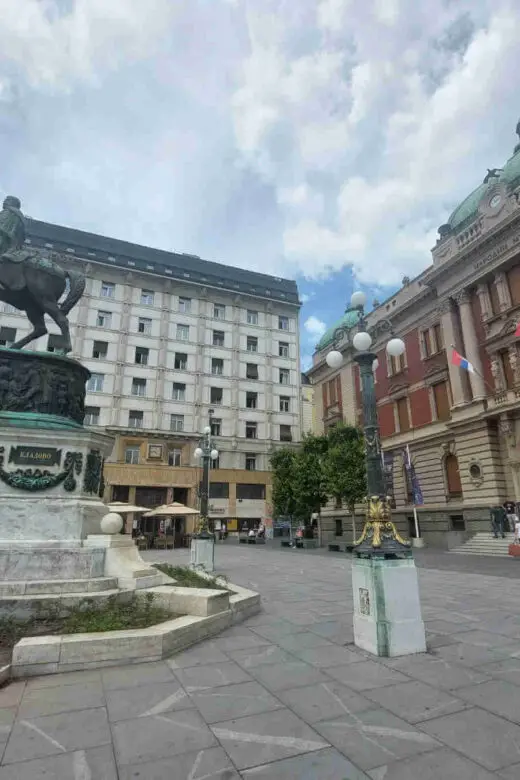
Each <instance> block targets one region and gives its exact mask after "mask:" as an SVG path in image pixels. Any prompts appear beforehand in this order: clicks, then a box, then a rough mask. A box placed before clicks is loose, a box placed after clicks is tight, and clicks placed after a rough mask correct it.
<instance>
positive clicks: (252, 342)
mask: <svg viewBox="0 0 520 780" xmlns="http://www.w3.org/2000/svg"><path fill="white" fill-rule="evenodd" d="M183 327H185V326H184V325H177V340H179V341H183V340H187V339H188V336H183V335H179V328H183ZM186 327H187V326H186ZM3 330H5V331H9V332H10V334H11V335H10V336H9V337H7V336H6V338H11V336H12V338H11V343H12V342H13V341H14V340H15V338H16V329H15V328H4V329H3ZM11 332H12V333H11ZM0 337H1V333H0ZM59 338H60V337H59V336H54V335H50V336H49V341H48V345H47V349H48V351H49V352H54V350H56V349H59V346H60V343H59ZM213 346H214V347H223V346H224V333H223V331H216V330H214V331H213ZM108 347H109V343H108V341H94V344H93V347H92V357H93V358H95V359H96V360H105V359H106V358H107V356H108ZM247 351H248V352H258V339H257V338H256V336H248V337H247ZM149 356H150V349H149V348H148V347H136V348H135V358H134V360H135V363H138V364H139V365H141V366H147V365H148V359H149ZM278 357H286V358H288V357H289V344H288V343H287V342H285V341H279V342H278Z"/></svg>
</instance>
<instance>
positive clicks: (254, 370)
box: [246, 363, 258, 379]
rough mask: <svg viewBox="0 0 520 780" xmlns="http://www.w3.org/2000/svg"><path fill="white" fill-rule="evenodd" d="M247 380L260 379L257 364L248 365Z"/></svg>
mask: <svg viewBox="0 0 520 780" xmlns="http://www.w3.org/2000/svg"><path fill="white" fill-rule="evenodd" d="M246 379H258V366H257V365H256V363H246Z"/></svg>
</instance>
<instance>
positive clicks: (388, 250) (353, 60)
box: [0, 0, 520, 367]
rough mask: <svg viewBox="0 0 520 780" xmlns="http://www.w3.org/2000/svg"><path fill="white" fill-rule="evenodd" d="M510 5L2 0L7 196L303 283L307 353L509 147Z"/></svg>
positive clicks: (87, 226)
mask: <svg viewBox="0 0 520 780" xmlns="http://www.w3.org/2000/svg"><path fill="white" fill-rule="evenodd" d="M519 29H520V2H519V0H427V1H426V0H423V2H420V1H418V0H146V2H138V1H137V0H110V2H107V0H18V2H13V1H12V0H0V139H1V140H2V165H1V167H0V193H1V194H2V195H4V194H7V193H8V194H14V195H18V196H19V197H20V198H21V200H22V208H23V209H24V211H25V213H27V214H28V215H29V216H32V217H34V218H37V219H42V220H47V221H50V222H56V223H59V224H64V225H70V226H73V227H76V228H79V229H83V230H89V231H93V232H97V233H101V234H105V235H109V236H114V237H116V238H121V239H125V240H128V241H135V242H137V243H141V244H145V245H149V246H154V247H160V248H162V249H166V250H176V251H181V252H187V253H193V254H197V255H200V256H201V257H204V258H206V259H210V260H215V261H217V262H224V263H228V264H231V265H236V266H240V267H243V268H249V269H252V270H258V271H262V272H264V273H272V274H274V275H276V276H280V275H283V276H286V277H290V278H295V279H296V280H297V282H298V286H299V289H300V292H301V298H302V301H303V308H302V313H301V322H302V329H301V334H302V358H303V365H304V367H307V366H308V365H309V363H310V358H311V355H312V352H313V350H314V346H315V344H316V342H317V341H318V340H319V338H320V336H321V334H322V333H323V331H324V330H325V328H326V327H327V326H330V325H332V324H333V323H334V322H335V321H336V320H337V319H339V317H340V316H341V314H342V311H343V309H344V308H345V305H346V302H347V300H348V299H349V298H350V293H351V292H352V290H353V289H357V288H362V289H364V290H365V291H366V292H367V295H368V300H369V302H371V301H372V300H373V299H374V298H377V299H379V300H383V299H384V298H385V297H386V296H388V295H390V294H391V293H392V292H393V291H394V290H395V289H396V287H398V286H400V282H401V279H402V278H403V276H405V275H407V276H411V277H413V276H414V275H416V274H417V273H419V272H420V271H422V270H423V269H424V268H425V267H426V266H427V265H428V264H429V263H430V261H431V260H430V258H431V255H430V250H431V247H432V246H433V245H434V243H435V240H436V235H437V228H438V226H439V225H441V224H442V223H444V222H446V220H447V218H448V216H449V214H450V212H451V211H452V210H453V208H454V207H455V206H456V205H457V204H458V203H459V202H460V201H461V200H462V199H463V198H464V197H465V196H466V195H467V194H469V192H470V191H471V190H472V189H474V188H475V187H476V186H477V185H478V184H480V183H481V182H482V179H483V177H484V175H485V173H486V169H487V168H492V167H500V166H502V165H503V163H504V162H505V160H506V159H507V158H508V157H509V156H510V155H511V154H512V151H513V147H514V144H515V142H516V140H517V139H516V136H515V126H516V123H517V121H518V119H519V117H520V46H519V45H518V30H519Z"/></svg>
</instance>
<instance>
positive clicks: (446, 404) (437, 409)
mask: <svg viewBox="0 0 520 780" xmlns="http://www.w3.org/2000/svg"><path fill="white" fill-rule="evenodd" d="M432 396H433V407H434V408H433V412H434V414H435V419H436V420H439V421H446V420H449V419H450V417H451V412H450V399H449V395H448V383H447V382H446V381H443V382H437V383H436V384H434V385H433V386H432ZM395 417H396V422H397V427H398V432H399V433H406V432H407V431H409V430H410V429H411V427H412V426H411V422H410V409H409V404H408V398H407V397H405V398H399V399H398V400H397V401H396V403H395Z"/></svg>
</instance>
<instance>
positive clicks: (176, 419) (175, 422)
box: [170, 414, 184, 431]
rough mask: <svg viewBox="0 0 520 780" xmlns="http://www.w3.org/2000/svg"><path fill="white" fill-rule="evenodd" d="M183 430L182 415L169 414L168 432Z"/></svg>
mask: <svg viewBox="0 0 520 780" xmlns="http://www.w3.org/2000/svg"><path fill="white" fill-rule="evenodd" d="M183 430H184V415H183V414H171V415H170V431H183Z"/></svg>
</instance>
